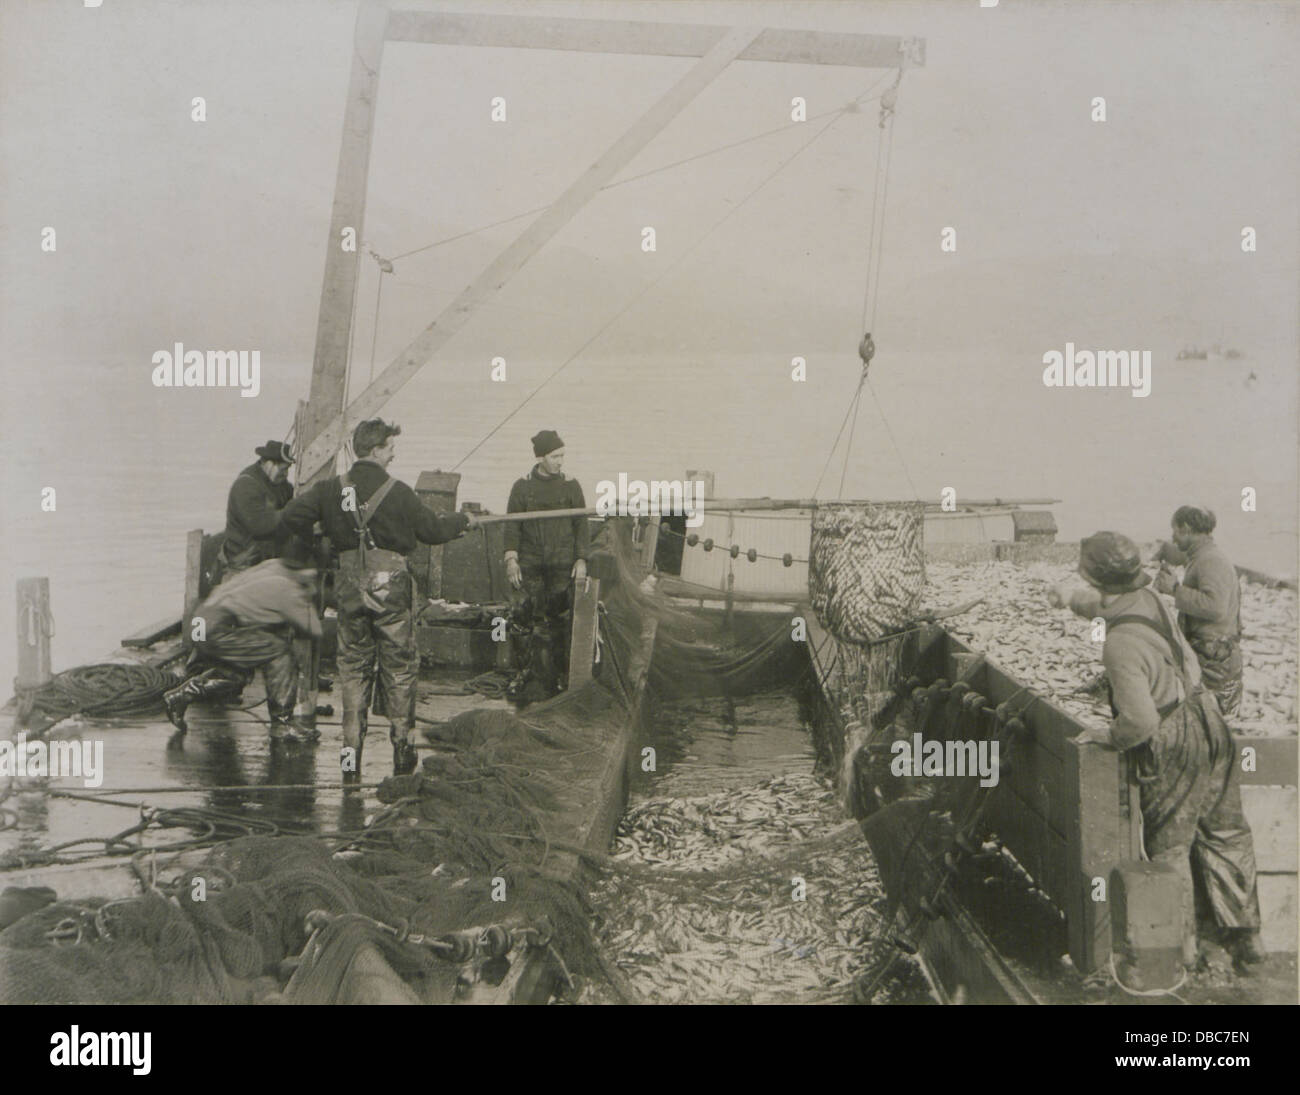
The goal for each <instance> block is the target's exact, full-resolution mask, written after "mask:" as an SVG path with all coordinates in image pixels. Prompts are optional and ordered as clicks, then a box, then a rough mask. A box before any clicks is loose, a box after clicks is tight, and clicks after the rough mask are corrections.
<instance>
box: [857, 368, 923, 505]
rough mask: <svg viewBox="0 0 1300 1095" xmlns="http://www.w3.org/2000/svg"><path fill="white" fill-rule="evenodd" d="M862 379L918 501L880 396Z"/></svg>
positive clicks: (868, 382) (918, 498) (901, 451)
mask: <svg viewBox="0 0 1300 1095" xmlns="http://www.w3.org/2000/svg"><path fill="white" fill-rule="evenodd" d="M862 379H863V380H864V381H865V382H866V385H867V390H868V391H869V392H870V393H871V398H872V399H874V400H875V401H876V411H877V413H878V414H879V415H880V421H881V422H883V423H884V425H885V433H887V434H888V435H889V443H890V444H891V445H892V446H893V447H894V455H895V456H897V457H898V462H899V463H900V464H901V465H902V466H903V474H904V475H905V476H906V477H907V485H908V486H909V487H911V488H912V497H913V498H915V499H916V500H917V501H918V502H919V501H920V500H921V492H920V491H918V490H917V489H916V484H915V483H914V482H913V481H912V473H911V471H910V470H908V467H907V461H906V460H904V459H903V450H902V449H900V448H899V447H898V441H897V439H896V438H895V437H894V428H893V427H892V426H891V425H890V424H889V419H888V418H886V417H885V408H884V407H882V406H881V405H880V397H879V396H878V395H876V389H875V388H873V387H872V386H871V381H870V380H867V378H866V375H865V374H864V375H863V377H862Z"/></svg>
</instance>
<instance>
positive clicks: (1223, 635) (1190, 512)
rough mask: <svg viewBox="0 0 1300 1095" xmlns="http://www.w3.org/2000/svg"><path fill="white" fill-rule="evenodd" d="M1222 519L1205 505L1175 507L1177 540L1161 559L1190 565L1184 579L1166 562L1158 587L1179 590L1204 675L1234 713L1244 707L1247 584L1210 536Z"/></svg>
mask: <svg viewBox="0 0 1300 1095" xmlns="http://www.w3.org/2000/svg"><path fill="white" fill-rule="evenodd" d="M1216 524H1217V521H1216V519H1215V516H1214V514H1213V512H1211V511H1210V510H1208V509H1204V508H1202V507H1200V506H1179V507H1178V509H1177V510H1175V511H1174V516H1173V520H1172V521H1171V522H1170V525H1171V527H1172V530H1173V540H1174V542H1173V543H1172V544H1162V545H1161V546H1160V550H1159V551H1158V552H1157V554H1156V558H1157V559H1159V560H1160V561H1161V562H1162V563H1172V564H1174V565H1175V566H1184V565H1185V566H1186V567H1187V569H1186V571H1184V573H1183V580H1182V582H1178V581H1175V580H1174V576H1173V573H1172V572H1171V571H1170V570H1169V568H1168V567H1162V568H1161V570H1160V574H1159V575H1158V576H1157V578H1156V589H1158V590H1159V591H1160V592H1161V593H1168V594H1172V595H1173V598H1174V607H1175V608H1177V609H1178V626H1179V627H1180V628H1182V631H1183V634H1184V635H1186V636H1187V641H1188V642H1189V643H1191V644H1192V649H1193V650H1195V651H1196V657H1197V658H1198V659H1199V660H1200V663H1201V679H1202V680H1203V681H1204V682H1205V687H1206V688H1208V689H1209V690H1210V691H1211V692H1213V693H1214V696H1215V699H1217V700H1218V701H1219V710H1220V711H1222V712H1223V713H1224V715H1227V716H1229V717H1231V716H1233V715H1235V714H1237V712H1238V711H1239V710H1241V671H1242V660H1241V586H1240V584H1239V583H1238V581H1237V568H1236V567H1234V566H1233V565H1232V560H1230V559H1229V558H1228V557H1227V556H1226V555H1224V554H1223V551H1222V549H1221V548H1220V547H1219V545H1218V544H1216V543H1215V542H1214V537H1213V536H1212V535H1210V534H1211V533H1212V532H1214V526H1215V525H1216Z"/></svg>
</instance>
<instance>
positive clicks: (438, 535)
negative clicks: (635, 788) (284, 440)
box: [282, 418, 478, 785]
mask: <svg viewBox="0 0 1300 1095" xmlns="http://www.w3.org/2000/svg"><path fill="white" fill-rule="evenodd" d="M401 432H402V431H401V428H400V427H398V426H393V425H389V424H388V423H386V422H384V421H382V420H381V419H378V418H372V419H369V420H367V421H365V422H362V423H361V424H360V425H359V426H357V428H356V430H354V431H353V434H352V448H353V451H354V452H355V453H356V455H357V461H356V463H355V464H353V465H352V467H351V469H350V470H349V471H348V472H347V474H346V475H343V476H339V477H336V478H333V479H326V480H323V481H322V482H319V483H317V484H316V485H315V486H313V487H312V488H311V489H310V490H307V491H305V492H304V493H303V494H300V495H299V496H298V497H297V498H295V499H294V500H293V501H292V502H290V503H289V505H288V506H287V507H286V508H285V511H284V515H283V518H282V519H283V522H284V525H285V528H286V529H288V530H289V531H290V532H292V533H293V534H294V535H296V536H300V537H303V538H308V537H310V536H311V535H312V527H313V525H314V524H315V523H316V522H317V521H319V522H320V523H321V527H322V528H323V529H324V531H325V535H327V536H328V537H329V539H330V543H331V544H333V546H334V549H335V550H336V551H337V552H338V553H339V573H338V578H337V580H336V582H335V586H334V591H335V595H336V598H337V601H338V614H339V617H338V644H339V650H338V668H339V677H340V683H341V686H342V692H343V752H342V755H341V757H340V767H341V768H342V771H343V782H344V784H345V785H355V784H357V783H360V781H361V747H362V744H363V742H364V739H365V735H366V722H367V716H368V714H369V711H370V706H371V701H372V700H373V699H374V698H375V682H376V679H378V683H379V689H380V697H381V698H382V701H383V706H382V710H383V712H384V713H385V714H386V715H387V716H388V721H389V723H390V724H391V731H390V734H389V737H390V740H391V741H392V743H393V772H394V774H395V775H404V774H406V773H408V772H412V771H414V770H415V760H416V757H415V745H414V743H413V742H412V741H411V732H412V730H413V729H414V728H415V682H416V678H417V677H418V675H419V670H420V655H419V653H418V651H417V650H416V647H415V623H414V619H413V617H412V612H411V609H412V601H413V598H414V591H415V583H414V581H413V579H412V577H411V572H410V570H409V568H408V566H407V561H406V556H407V555H408V554H409V553H410V552H412V551H414V550H415V545H416V543H417V541H418V542H420V543H425V544H445V543H446V542H447V541H448V540H454V539H455V538H456V537H457V536H459V535H461V533H463V532H464V531H465V530H466V529H467V528H472V527H474V526H475V525H477V523H478V522H477V519H476V518H474V517H472V516H471V515H469V514H465V513H448V514H443V515H439V514H435V513H434V512H433V510H431V509H429V508H428V507H427V506H425V505H424V504H423V503H422V502H421V501H420V500H419V498H417V497H416V495H415V492H414V491H413V490H411V488H410V487H408V486H407V485H406V484H405V483H402V482H400V481H399V480H397V479H393V478H391V477H390V476H389V474H388V472H387V471H385V470H384V469H385V468H387V466H388V465H389V464H390V463H391V462H392V460H393V456H394V455H395V453H396V447H395V445H394V443H393V438H394V437H396V436H397V435H398V434H399V433H401Z"/></svg>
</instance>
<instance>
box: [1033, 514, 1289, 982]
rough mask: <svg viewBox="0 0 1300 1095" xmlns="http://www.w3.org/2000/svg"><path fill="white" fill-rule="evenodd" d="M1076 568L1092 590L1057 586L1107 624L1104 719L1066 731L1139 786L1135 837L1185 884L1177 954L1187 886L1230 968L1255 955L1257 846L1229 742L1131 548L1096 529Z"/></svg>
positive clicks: (1189, 937) (1191, 946) (1187, 951)
mask: <svg viewBox="0 0 1300 1095" xmlns="http://www.w3.org/2000/svg"><path fill="white" fill-rule="evenodd" d="M1079 574H1080V575H1081V576H1082V577H1083V579H1084V580H1085V581H1086V582H1087V583H1088V584H1089V585H1090V586H1091V587H1092V588H1091V589H1090V590H1079V591H1076V592H1071V591H1070V590H1068V589H1065V588H1064V587H1061V586H1057V587H1056V588H1054V589H1053V590H1052V592H1051V594H1050V600H1051V602H1052V603H1053V604H1054V605H1058V606H1059V605H1062V604H1066V605H1069V607H1070V608H1071V609H1072V610H1073V611H1074V612H1076V613H1078V614H1079V615H1080V616H1084V617H1086V618H1088V619H1095V618H1097V617H1101V618H1102V619H1103V620H1104V621H1105V623H1106V641H1105V645H1104V646H1103V648H1102V662H1103V664H1104V665H1105V667H1106V677H1107V680H1108V682H1109V687H1110V697H1111V712H1112V714H1113V715H1114V719H1113V721H1112V722H1111V724H1110V726H1109V727H1107V728H1106V729H1104V730H1085V731H1084V732H1083V733H1082V734H1080V735H1079V736H1078V737H1077V738H1075V739H1074V740H1075V741H1076V742H1078V743H1080V744H1094V745H1103V746H1109V747H1111V748H1113V749H1120V750H1123V751H1124V752H1126V753H1128V754H1129V758H1130V761H1131V763H1133V765H1134V766H1135V771H1136V773H1137V779H1138V783H1139V786H1140V788H1141V792H1140V795H1141V808H1142V830H1143V834H1142V838H1143V844H1144V845H1145V847H1146V854H1147V857H1148V858H1149V859H1151V861H1152V862H1156V863H1168V864H1169V865H1170V866H1172V867H1173V868H1174V869H1175V870H1176V871H1177V872H1178V874H1179V877H1180V878H1181V880H1182V891H1183V900H1182V905H1183V933H1184V935H1183V961H1184V963H1185V964H1186V965H1187V966H1189V967H1192V968H1194V967H1196V966H1197V964H1198V961H1199V956H1198V953H1197V942H1196V931H1197V920H1196V911H1195V909H1196V897H1195V896H1194V890H1193V882H1192V872H1193V870H1195V873H1196V876H1197V878H1196V883H1197V884H1196V887H1195V890H1196V891H1199V893H1200V894H1201V895H1203V896H1204V898H1205V899H1206V900H1205V904H1206V905H1207V906H1208V913H1209V915H1208V916H1207V917H1206V920H1207V923H1208V922H1209V921H1210V920H1211V919H1212V921H1213V923H1214V926H1215V927H1216V928H1217V931H1218V934H1219V939H1218V940H1217V941H1218V942H1220V943H1221V944H1222V945H1223V946H1224V947H1225V948H1226V949H1227V950H1228V951H1229V953H1231V954H1232V956H1233V958H1234V959H1235V966H1236V968H1237V970H1238V972H1245V967H1246V965H1247V964H1249V963H1253V962H1258V961H1261V960H1262V958H1263V957H1264V952H1263V948H1262V946H1261V944H1260V939H1259V923H1260V921H1259V895H1258V892H1257V890H1256V886H1255V846H1254V841H1253V840H1252V838H1251V833H1250V825H1249V824H1248V823H1247V821H1246V818H1245V815H1244V814H1243V813H1242V810H1241V785H1240V770H1239V768H1238V765H1237V749H1236V747H1235V746H1234V744H1233V741H1232V736H1231V734H1230V733H1229V732H1228V726H1227V724H1226V723H1225V722H1224V721H1223V716H1222V714H1221V713H1220V712H1219V705H1218V704H1217V703H1216V702H1215V700H1214V697H1213V695H1212V694H1211V693H1209V692H1207V691H1205V690H1203V689H1202V687H1201V672H1200V667H1199V666H1198V664H1197V661H1196V655H1195V653H1194V652H1193V651H1192V648H1191V646H1190V645H1189V644H1188V642H1187V640H1186V639H1185V638H1184V637H1183V635H1182V634H1181V633H1180V632H1179V630H1178V627H1177V625H1176V622H1175V620H1174V619H1173V612H1172V611H1171V610H1170V609H1169V608H1168V607H1167V606H1166V605H1165V604H1164V602H1163V601H1162V600H1161V599H1160V598H1159V597H1158V596H1156V594H1155V593H1154V592H1153V591H1152V590H1150V589H1147V588H1144V587H1145V586H1147V585H1148V583H1149V582H1150V581H1151V579H1150V577H1148V576H1147V575H1146V574H1145V573H1144V572H1143V570H1142V564H1141V558H1140V556H1139V554H1138V549H1137V545H1136V544H1134V543H1133V541H1132V540H1130V539H1129V538H1128V537H1127V536H1121V535H1120V534H1119V533H1117V532H1098V533H1097V534H1095V535H1094V536H1090V537H1088V538H1087V539H1085V540H1083V541H1082V542H1081V543H1080V545H1079Z"/></svg>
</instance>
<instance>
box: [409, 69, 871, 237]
mask: <svg viewBox="0 0 1300 1095" xmlns="http://www.w3.org/2000/svg"><path fill="white" fill-rule="evenodd" d="M881 79H882V80H885V79H888V76H887V75H886V76H884V77H882V78H881ZM880 82H881V81H879V80H878V81H877V82H876V84H873V85H872V86H871V87H870V88H869V89H868V90H867V91H865V92H864V93H863V94H862V95H861V96H859V97H858V98H857V99H854V100H853V101H852V103H851V104H850V106H848V107H835V108H834V109H832V110H824V111H822V112H821V113H820V114H814V115H812V117H810V118H807V119H805V120H804V121H802V122H788V123H787V124H785V125H779V126H777V127H776V128H775V129H768V130H765V131H764V132H762V133H756V134H754V135H753V136H752V137H742V138H741V139H740V140H738V141H732V142H731V143H730V144H724V145H719V146H718V147H717V148H709V149H705V150H704V151H703V152H697V153H695V154H694V155H693V156H686V157H684V158H683V159H680V160H674V161H673V162H672V163H667V164H664V165H663V166H662V167H652V168H651V169H650V170H649V171H642V172H641V173H640V174H639V175H629V176H628V177H627V178H626V179H619V180H618V181H617V182H612V183H608V184H606V185H605V186H602V187H601V188H600V191H599V192H600V193H604V192H605V191H606V190H613V189H615V188H616V187H620V186H627V185H628V183H634V182H639V181H641V180H642V179H648V178H650V177H651V176H652V175H660V174H662V173H663V172H665V171H672V170H673V169H674V168H677V167H684V166H685V165H686V164H689V163H694V162H695V161H696V160H702V159H705V158H706V157H709V156H716V155H717V154H718V153H720V152H729V151H731V150H732V149H733V148H740V147H741V146H742V145H747V144H753V143H754V142H755V141H761V140H762V139H763V138H765V137H771V136H774V135H775V134H777V133H787V132H789V131H790V130H792V129H794V128H795V126H800V125H806V124H807V123H808V122H819V121H821V120H822V119H823V118H828V117H830V116H831V115H832V114H841V113H854V111H855V110H856V108H857V107H859V106H861V105H862V104H863V103H869V102H874V101H875V99H868V98H866V96H867V95H870V94H871V92H872V91H874V90H875V89H876V86H877V85H878V84H879V83H880ZM876 98H879V96H877V97H876ZM551 204H552V203H550V202H548V203H547V204H546V205H539V206H537V207H536V208H535V209H527V210H525V211H524V212H522V213H515V214H513V215H512V216H509V217H503V218H501V220H497V221H492V222H491V223H490V224H484V225H480V226H479V227H478V228H469V229H466V230H465V231H464V232H457V233H456V234H455V235H454V236H447V237H445V238H444V239H440V240H434V242H433V243H426V244H425V245H424V246H422V247H414V248H412V249H411V250H410V251H403V252H402V253H401V254H399V255H394V256H393V258H392V261H393V262H397V261H398V260H399V259H405V258H410V257H411V256H412V255H418V254H420V253H421V252H424V251H431V250H433V249H434V248H435V247H442V246H444V245H445V244H448V243H456V242H457V241H458V240H463V239H467V238H468V237H470V236H476V235H478V234H479V233H480V232H488V231H491V230H492V229H493V228H500V227H501V226H502V225H506V224H510V223H512V222H513V221H517V220H523V219H524V217H532V216H536V215H537V214H538V213H544V212H545V211H546V210H547V209H549V208H550V207H551Z"/></svg>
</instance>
